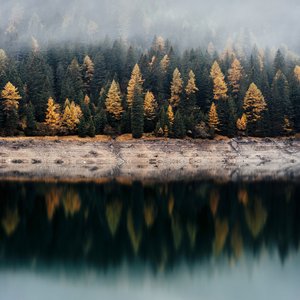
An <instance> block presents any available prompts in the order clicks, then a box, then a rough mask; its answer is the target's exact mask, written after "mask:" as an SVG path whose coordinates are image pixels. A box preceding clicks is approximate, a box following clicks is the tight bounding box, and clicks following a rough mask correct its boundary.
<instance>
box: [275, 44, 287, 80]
mask: <svg viewBox="0 0 300 300" xmlns="http://www.w3.org/2000/svg"><path fill="white" fill-rule="evenodd" d="M279 70H280V71H281V72H282V73H284V74H285V73H286V64H285V58H284V56H283V54H282V53H281V51H280V49H278V50H277V52H276V56H275V59H274V63H273V76H275V75H276V73H277V72H278V71H279Z"/></svg>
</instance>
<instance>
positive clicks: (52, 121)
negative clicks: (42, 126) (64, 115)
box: [45, 97, 61, 133]
mask: <svg viewBox="0 0 300 300" xmlns="http://www.w3.org/2000/svg"><path fill="white" fill-rule="evenodd" d="M45 121H46V124H47V125H48V127H49V129H50V130H51V133H55V132H56V130H58V129H59V128H60V125H61V118H60V112H59V105H58V104H56V103H55V102H54V100H53V98H51V97H50V98H49V99H48V103H47V111H46V118H45Z"/></svg>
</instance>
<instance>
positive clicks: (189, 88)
mask: <svg viewBox="0 0 300 300" xmlns="http://www.w3.org/2000/svg"><path fill="white" fill-rule="evenodd" d="M198 90H199V89H198V88H197V86H196V76H195V73H194V72H193V71H192V70H190V72H189V79H188V82H187V85H186V87H185V92H186V94H187V96H190V95H192V94H195V93H196V92H197V91H198Z"/></svg>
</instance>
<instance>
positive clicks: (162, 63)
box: [159, 54, 170, 73]
mask: <svg viewBox="0 0 300 300" xmlns="http://www.w3.org/2000/svg"><path fill="white" fill-rule="evenodd" d="M169 64H170V58H169V56H168V55H167V54H166V55H165V56H164V57H163V58H162V59H161V61H160V63H159V66H160V68H161V70H162V72H163V73H166V72H167V69H168V66H169Z"/></svg>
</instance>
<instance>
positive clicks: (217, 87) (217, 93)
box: [210, 61, 228, 100]
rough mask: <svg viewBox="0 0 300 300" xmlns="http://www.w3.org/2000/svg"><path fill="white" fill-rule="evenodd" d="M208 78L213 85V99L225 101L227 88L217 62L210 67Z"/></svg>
mask: <svg viewBox="0 0 300 300" xmlns="http://www.w3.org/2000/svg"><path fill="white" fill-rule="evenodd" d="M210 76H211V78H212V80H213V84H214V89H213V90H214V99H215V100H220V99H226V98H227V91H228V88H227V85H226V82H225V79H224V78H225V77H224V74H223V73H222V71H221V68H220V66H219V64H218V62H217V61H215V62H214V63H213V65H212V67H211V70H210Z"/></svg>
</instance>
